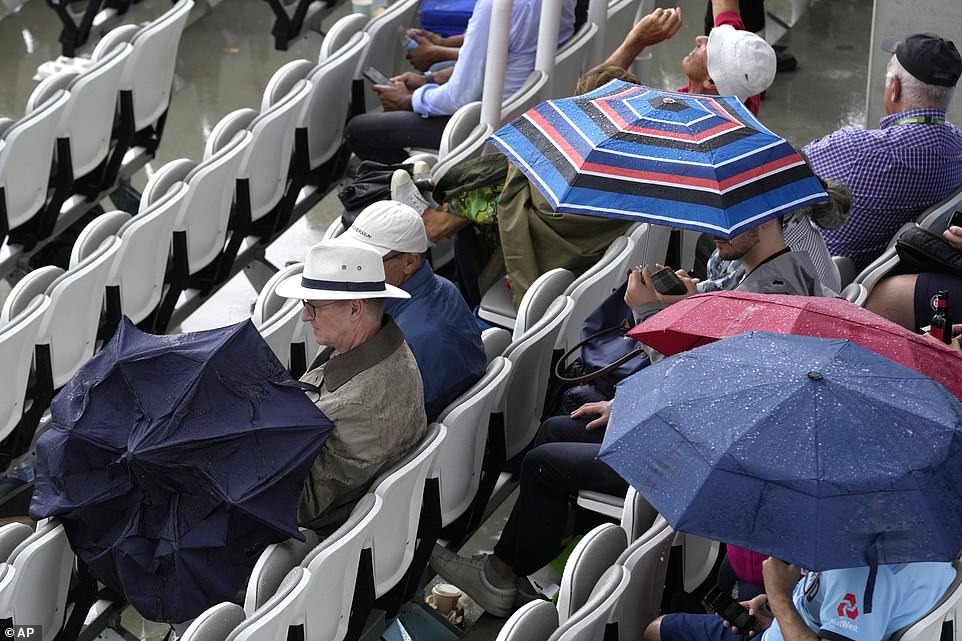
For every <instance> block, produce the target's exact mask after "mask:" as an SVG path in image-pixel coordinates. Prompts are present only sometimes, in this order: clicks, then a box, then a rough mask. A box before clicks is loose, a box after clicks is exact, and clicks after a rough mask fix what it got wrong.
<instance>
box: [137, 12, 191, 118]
mask: <svg viewBox="0 0 962 641" xmlns="http://www.w3.org/2000/svg"><path fill="white" fill-rule="evenodd" d="M193 6H194V0H179V1H178V2H177V4H175V5H174V6H173V7H171V8H170V9H168V10H167V12H166V13H164V14H163V15H162V16H160V17H158V18H157V19H156V20H154V21H153V22H151V23H150V24H148V25H147V26H146V27H144V28H143V29H141V30H140V31H139V32H137V34H136V35H134V36H133V38H132V39H131V41H130V43H131V44H132V45H133V47H134V51H133V53H132V54H131V56H130V58H129V60H128V62H127V65H126V67H125V68H124V76H123V80H122V83H121V88H122V89H131V90H132V91H133V99H134V126H135V128H136V129H137V131H140V130H141V129H144V128H145V127H149V126H151V125H154V124H155V123H156V122H157V120H158V119H159V118H160V117H161V116H162V115H163V114H164V112H166V111H167V108H168V107H169V106H170V95H171V92H172V90H173V84H174V66H175V64H176V62H177V49H178V47H179V46H180V36H181V34H183V32H184V27H185V26H186V24H187V16H188V15H189V14H190V10H191V8H193Z"/></svg>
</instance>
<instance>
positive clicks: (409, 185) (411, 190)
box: [391, 169, 431, 215]
mask: <svg viewBox="0 0 962 641" xmlns="http://www.w3.org/2000/svg"><path fill="white" fill-rule="evenodd" d="M391 200H396V201H398V202H401V203H404V204H405V205H407V206H408V207H410V208H411V209H413V210H414V211H416V212H417V213H418V214H419V215H420V214H423V213H424V210H425V209H427V208H428V207H430V206H431V203H429V202H428V201H427V199H425V198H424V196H422V195H421V192H420V191H418V188H417V185H415V184H414V181H413V180H411V174H409V173H408V172H406V171H404V170H403V169H398V170H397V171H395V172H394V175H393V176H391Z"/></svg>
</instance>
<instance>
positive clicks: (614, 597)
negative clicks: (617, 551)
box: [548, 565, 629, 641]
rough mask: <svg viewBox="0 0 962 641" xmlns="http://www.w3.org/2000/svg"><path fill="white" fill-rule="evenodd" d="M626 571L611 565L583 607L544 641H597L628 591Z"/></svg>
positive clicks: (599, 640)
mask: <svg viewBox="0 0 962 641" xmlns="http://www.w3.org/2000/svg"><path fill="white" fill-rule="evenodd" d="M628 580H629V576H628V571H627V570H626V569H625V568H623V567H622V566H620V565H615V566H612V567H610V568H608V570H607V571H606V572H605V573H604V574H602V575H601V578H600V579H599V580H598V584H597V585H596V586H595V589H594V590H592V592H591V595H590V596H589V597H588V600H587V601H586V602H585V604H584V605H583V606H582V607H581V608H580V609H579V610H578V611H577V612H575V613H574V614H572V615H571V616H570V617H569V618H568V620H567V621H564V622H562V624H561V625H560V626H559V627H558V629H557V630H556V631H555V633H554V634H552V635H551V637H549V639H548V641H601V639H602V638H603V637H604V633H605V625H607V623H608V619H609V618H610V617H611V613H612V612H613V611H614V609H615V608H616V607H618V603H619V602H620V600H621V596H622V595H623V594H624V592H625V590H626V589H627V588H628Z"/></svg>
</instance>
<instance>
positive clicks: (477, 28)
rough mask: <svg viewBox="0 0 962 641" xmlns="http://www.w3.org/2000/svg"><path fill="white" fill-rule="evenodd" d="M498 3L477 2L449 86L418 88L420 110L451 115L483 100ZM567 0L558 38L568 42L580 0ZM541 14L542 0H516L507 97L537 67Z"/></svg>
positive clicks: (506, 73)
mask: <svg viewBox="0 0 962 641" xmlns="http://www.w3.org/2000/svg"><path fill="white" fill-rule="evenodd" d="M493 2H494V0H478V3H477V4H476V5H474V12H473V13H472V14H471V19H470V20H469V21H468V28H467V30H465V32H464V44H462V46H461V51H460V53H459V54H458V62H457V64H455V65H454V72H453V73H452V74H451V78H450V79H449V80H448V81H447V82H446V83H444V84H443V85H437V84H427V85H424V86H423V87H419V88H418V89H417V90H415V92H414V95H412V96H411V105H412V107H413V109H414V111H416V112H417V113H419V114H421V115H422V116H424V117H427V116H450V115H451V114H453V113H454V112H455V111H457V110H458V108H460V107H463V106H464V105H466V104H468V103H469V102H474V101H477V100H481V90H482V89H483V87H484V66H485V62H486V59H487V55H488V31H489V30H490V26H491V7H492V4H493ZM563 2H564V4H563V5H562V8H561V27H560V29H559V31H558V42H565V41H566V40H567V39H568V38H570V37H571V36H572V34H573V33H574V23H575V0H563ZM540 18H541V0H514V6H513V7H512V9H511V31H510V33H509V34H508V64H507V67H506V68H505V70H504V97H505V98H507V97H508V96H510V95H511V94H512V93H514V92H515V91H517V90H518V89H519V88H520V87H521V85H523V84H524V81H525V80H527V79H528V76H529V75H530V74H531V71H532V70H533V69H534V59H535V54H536V53H537V50H538V23H539V21H540Z"/></svg>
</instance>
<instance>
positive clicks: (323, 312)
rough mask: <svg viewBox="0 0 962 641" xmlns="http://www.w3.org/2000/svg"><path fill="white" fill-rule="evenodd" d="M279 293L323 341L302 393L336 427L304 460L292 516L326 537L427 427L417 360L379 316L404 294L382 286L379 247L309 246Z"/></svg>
mask: <svg viewBox="0 0 962 641" xmlns="http://www.w3.org/2000/svg"><path fill="white" fill-rule="evenodd" d="M277 293H278V294H279V295H280V296H283V297H285V298H297V299H301V301H302V302H303V304H304V309H303V310H302V311H301V320H302V321H303V322H305V323H309V324H310V326H311V331H312V333H313V334H314V338H315V340H316V341H317V342H318V344H320V345H324V346H325V347H323V348H322V349H321V351H320V352H319V353H318V356H317V358H316V359H315V360H314V362H313V363H312V364H311V368H310V370H309V371H308V372H307V373H306V374H304V376H303V377H301V380H302V381H304V382H305V383H308V384H310V385H312V386H314V388H315V391H309V392H308V393H307V394H308V397H309V398H310V399H311V400H312V401H313V402H314V403H315V405H317V407H318V408H319V409H320V410H321V411H322V412H324V414H325V415H327V417H328V418H329V419H331V421H332V422H333V423H334V431H333V432H332V433H331V436H330V437H329V438H328V439H327V441H326V442H325V443H324V447H323V449H322V450H321V453H320V454H319V455H318V457H317V459H315V460H314V463H313V464H312V465H311V471H310V474H309V476H308V478H307V480H306V481H305V483H304V490H303V493H302V494H301V502H300V506H299V509H298V521H300V523H301V525H303V526H305V527H309V528H311V529H313V530H315V531H317V532H319V533H320V534H322V535H326V534H329V533H330V532H331V531H333V530H334V529H335V528H336V527H337V526H338V525H340V524H341V523H343V521H344V520H345V519H346V518H347V516H348V514H350V511H351V508H352V507H353V506H354V503H355V502H357V500H358V499H359V498H360V497H361V496H363V495H364V493H365V492H366V491H367V490H368V486H369V485H370V483H371V481H372V480H373V479H374V478H375V477H377V475H378V474H380V473H382V472H383V471H385V470H386V469H387V468H389V467H390V466H391V465H393V464H394V463H396V462H397V461H398V460H400V459H401V457H403V456H404V455H405V454H406V453H407V452H408V451H409V450H411V449H412V448H413V447H414V446H415V445H417V444H418V442H420V440H421V439H422V438H423V437H424V434H425V432H426V431H427V422H426V421H425V414H424V392H423V389H422V387H421V376H420V374H419V373H418V367H417V363H416V362H415V360H414V356H413V355H412V354H411V350H410V349H409V348H408V346H407V344H406V343H405V342H404V334H403V333H402V332H401V330H400V329H399V328H398V326H397V325H396V324H395V323H394V321H393V320H391V317H390V316H387V315H385V314H384V302H385V300H386V299H395V298H398V299H401V298H408V296H409V295H408V294H407V292H404V291H402V290H400V289H398V288H397V287H394V286H392V285H389V284H387V283H385V281H384V263H383V262H382V261H381V257H380V256H378V254H377V253H375V252H373V251H371V250H367V249H359V248H357V247H351V246H349V245H345V244H341V243H338V242H337V241H322V242H320V243H318V244H316V245H314V246H313V247H312V248H311V250H310V251H309V252H308V254H307V259H306V260H305V262H304V272H303V273H302V274H300V275H297V276H292V277H291V278H288V279H287V280H285V281H283V282H282V283H281V284H280V285H279V286H278V287H277Z"/></svg>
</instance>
